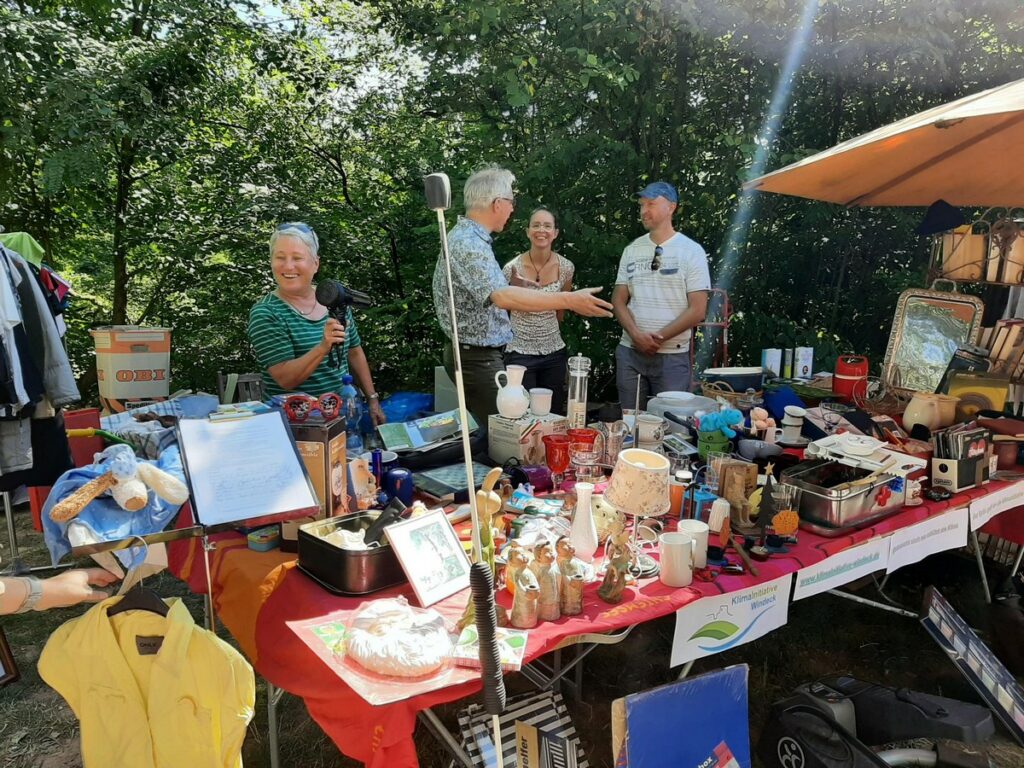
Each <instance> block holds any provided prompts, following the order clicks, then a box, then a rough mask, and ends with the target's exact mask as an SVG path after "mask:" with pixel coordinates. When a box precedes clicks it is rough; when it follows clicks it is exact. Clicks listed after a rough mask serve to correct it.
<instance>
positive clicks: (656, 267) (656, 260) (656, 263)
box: [651, 245, 665, 272]
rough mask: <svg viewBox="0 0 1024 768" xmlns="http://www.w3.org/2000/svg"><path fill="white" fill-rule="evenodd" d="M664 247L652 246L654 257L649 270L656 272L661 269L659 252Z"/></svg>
mask: <svg viewBox="0 0 1024 768" xmlns="http://www.w3.org/2000/svg"><path fill="white" fill-rule="evenodd" d="M664 250H665V249H664V248H662V247H661V246H660V245H658V246H655V248H654V259H653V260H652V261H651V272H657V271H658V270H659V269H661V254H662V253H663V252H664Z"/></svg>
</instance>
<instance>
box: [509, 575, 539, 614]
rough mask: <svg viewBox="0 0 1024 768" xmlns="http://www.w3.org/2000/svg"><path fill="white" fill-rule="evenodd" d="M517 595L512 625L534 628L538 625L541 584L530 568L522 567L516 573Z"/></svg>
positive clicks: (513, 608) (513, 607)
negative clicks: (538, 602) (538, 601)
mask: <svg viewBox="0 0 1024 768" xmlns="http://www.w3.org/2000/svg"><path fill="white" fill-rule="evenodd" d="M515 582H516V596H515V599H514V600H513V601H512V626H513V627H516V628H518V629H533V628H534V627H536V626H537V600H538V598H539V597H540V586H539V585H538V584H537V577H536V576H534V575H533V571H531V570H530V569H529V568H522V569H520V570H519V572H518V573H517V574H516V577H515Z"/></svg>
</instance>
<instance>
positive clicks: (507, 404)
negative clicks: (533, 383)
mask: <svg viewBox="0 0 1024 768" xmlns="http://www.w3.org/2000/svg"><path fill="white" fill-rule="evenodd" d="M524 373H526V367H525V366H522V365H509V366H507V367H506V368H505V370H504V371H498V372H497V373H495V374H494V383H495V384H497V385H498V402H497V405H498V413H499V414H501V415H502V416H504V417H505V418H506V419H518V418H521V417H522V416H525V415H526V411H527V410H529V408H530V394H529V392H527V391H526V387H524V386H523V374H524ZM502 376H504V377H505V384H504V386H503V385H502V383H501V377H502Z"/></svg>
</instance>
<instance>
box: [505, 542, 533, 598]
mask: <svg viewBox="0 0 1024 768" xmlns="http://www.w3.org/2000/svg"><path fill="white" fill-rule="evenodd" d="M505 562H506V565H505V589H507V590H508V593H509V594H510V595H513V596H514V595H515V593H516V577H518V576H519V573H520V572H521V571H522V570H523V569H524V568H526V566H528V565H529V564H530V553H529V552H527V551H526V550H525V549H523V548H522V547H520V546H519V545H518V544H516V543H515V542H513V543H512V546H510V547H509V548H508V552H507V553H506V554H505Z"/></svg>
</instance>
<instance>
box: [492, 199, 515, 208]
mask: <svg viewBox="0 0 1024 768" xmlns="http://www.w3.org/2000/svg"><path fill="white" fill-rule="evenodd" d="M494 199H495V200H504V201H505V202H506V203H508V204H509V205H511V206H512V207H513V208H515V207H516V199H515V198H514V197H496V198H494Z"/></svg>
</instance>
